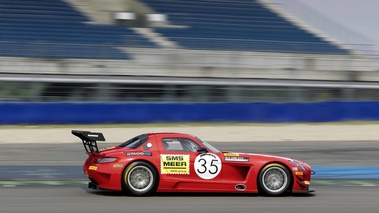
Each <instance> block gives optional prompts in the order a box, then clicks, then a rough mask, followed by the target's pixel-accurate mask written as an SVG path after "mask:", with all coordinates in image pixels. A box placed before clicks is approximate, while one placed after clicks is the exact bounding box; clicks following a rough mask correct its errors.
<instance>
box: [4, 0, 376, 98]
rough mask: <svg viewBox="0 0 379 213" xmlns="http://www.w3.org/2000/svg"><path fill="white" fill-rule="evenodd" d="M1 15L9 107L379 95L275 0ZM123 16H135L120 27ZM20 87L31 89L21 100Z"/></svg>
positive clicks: (22, 4)
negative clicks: (16, 103) (17, 103)
mask: <svg viewBox="0 0 379 213" xmlns="http://www.w3.org/2000/svg"><path fill="white" fill-rule="evenodd" d="M0 8H1V11H2V12H1V13H0V17H1V20H2V22H1V23H0V48H1V50H2V51H0V84H1V85H2V90H3V93H2V94H0V98H2V99H3V100H28V101H29V100H30V101H200V102H203V101H204V102H207V101H216V102H230V101H232V102H234V101H279V102H283V101H320V100H350V99H351V97H352V95H351V94H352V93H351V92H350V89H351V88H350V87H348V86H346V85H345V84H340V82H356V81H360V82H363V83H362V84H361V85H358V88H359V87H365V88H366V89H370V90H372V94H375V91H376V89H377V88H376V86H375V85H374V86H373V85H369V86H367V85H366V84H365V81H377V80H379V79H378V77H377V76H376V75H375V72H372V71H375V67H374V66H373V62H372V60H371V59H370V58H368V57H367V56H366V55H363V54H360V53H357V52H355V51H354V49H352V48H350V47H347V46H346V45H343V44H341V42H334V41H335V40H333V39H331V38H328V37H327V36H324V35H322V34H320V33H315V30H312V29H311V28H309V27H304V26H302V25H299V24H298V23H296V22H295V21H294V20H293V19H290V18H288V17H286V16H285V15H284V14H283V13H281V12H278V10H275V9H273V7H272V6H270V5H269V4H268V3H267V1H266V0H218V1H216V0H198V1H190V0H109V2H108V4H106V5H104V1H103V0H39V1H29V0H12V1H7V0H0ZM118 12H125V13H129V14H132V15H133V14H134V16H132V17H135V18H134V20H128V21H126V22H123V21H120V20H116V19H115V14H116V13H118ZM150 14H158V15H161V16H163V17H166V19H165V20H162V21H161V22H159V23H156V22H154V21H152V20H149V18H148V17H149V15H150ZM5 82H6V83H5ZM31 82H32V83H31ZM25 83H28V84H25ZM15 85H18V86H20V85H21V86H20V87H23V88H24V87H26V88H24V89H22V91H23V92H19V93H20V94H19V95H15V92H14V88H15V87H16V86H15ZM294 85H297V87H296V88H295V87H294ZM6 91H9V92H6ZM25 91H27V92H25ZM330 91H332V93H333V95H330V94H328V93H330ZM356 94H358V93H356ZM373 96H375V95H373ZM370 97H372V96H370ZM374 98H377V97H376V96H375V97H374Z"/></svg>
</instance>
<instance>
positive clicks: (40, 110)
mask: <svg viewBox="0 0 379 213" xmlns="http://www.w3.org/2000/svg"><path fill="white" fill-rule="evenodd" d="M378 109H379V102H317V103H121V102H116V103H79V102H58V103H57V102H52V103H42V102H41V103H25V102H12V103H1V104H0V112H1V116H0V124H100V123H152V122H269V123H273V122H274V123H275V122H334V121H354V120H379V110H378Z"/></svg>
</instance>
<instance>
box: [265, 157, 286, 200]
mask: <svg viewBox="0 0 379 213" xmlns="http://www.w3.org/2000/svg"><path fill="white" fill-rule="evenodd" d="M291 185H292V175H291V173H290V172H289V170H288V168H287V167H285V166H283V165H282V164H278V163H271V164H268V165H266V166H265V167H263V169H262V170H261V171H260V172H259V175H258V188H259V192H261V193H263V194H264V195H269V196H282V195H285V194H287V193H288V192H289V191H290V187H291Z"/></svg>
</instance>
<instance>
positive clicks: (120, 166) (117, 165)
mask: <svg viewBox="0 0 379 213" xmlns="http://www.w3.org/2000/svg"><path fill="white" fill-rule="evenodd" d="M122 167H124V164H122V163H115V164H113V168H122Z"/></svg>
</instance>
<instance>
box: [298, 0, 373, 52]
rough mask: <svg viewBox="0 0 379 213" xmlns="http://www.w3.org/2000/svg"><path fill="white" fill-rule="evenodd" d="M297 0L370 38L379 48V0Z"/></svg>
mask: <svg viewBox="0 0 379 213" xmlns="http://www.w3.org/2000/svg"><path fill="white" fill-rule="evenodd" d="M296 1H298V2H301V3H302V4H303V5H306V6H308V7H310V8H312V9H315V10H317V11H318V12H319V13H320V14H322V15H325V16H327V17H328V18H330V19H332V20H333V21H334V22H336V23H339V24H341V25H343V26H344V27H347V28H350V29H351V30H353V31H355V32H357V33H359V34H361V35H363V36H365V37H367V38H369V39H370V40H372V41H373V43H374V45H375V46H376V49H379V48H377V47H378V46H379V0H296ZM378 54H379V52H378Z"/></svg>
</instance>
